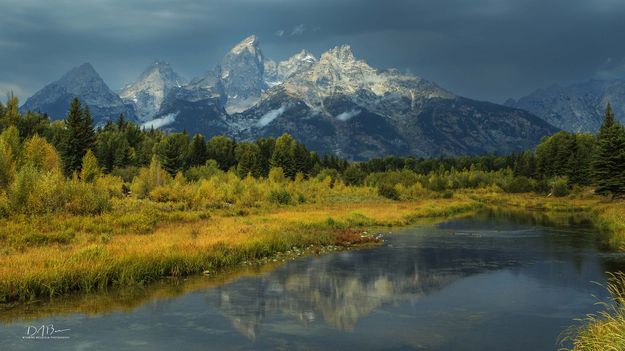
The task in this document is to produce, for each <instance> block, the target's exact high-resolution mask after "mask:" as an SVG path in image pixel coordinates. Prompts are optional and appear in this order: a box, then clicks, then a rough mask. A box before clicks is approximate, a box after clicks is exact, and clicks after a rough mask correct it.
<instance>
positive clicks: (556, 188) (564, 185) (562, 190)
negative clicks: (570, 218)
mask: <svg viewBox="0 0 625 351" xmlns="http://www.w3.org/2000/svg"><path fill="white" fill-rule="evenodd" d="M550 183H551V194H552V195H553V196H557V197H562V196H567V195H568V194H569V193H570V190H569V180H568V178H567V177H555V178H553V179H552V180H551V182H550Z"/></svg>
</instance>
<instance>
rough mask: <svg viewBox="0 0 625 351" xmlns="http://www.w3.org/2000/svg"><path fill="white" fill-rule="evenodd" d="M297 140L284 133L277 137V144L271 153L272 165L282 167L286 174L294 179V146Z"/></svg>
mask: <svg viewBox="0 0 625 351" xmlns="http://www.w3.org/2000/svg"><path fill="white" fill-rule="evenodd" d="M294 144H295V141H294V140H293V137H291V136H290V135H288V134H282V135H281V136H280V137H279V138H278V139H276V146H275V148H274V150H273V155H271V167H272V168H282V171H283V172H284V175H285V176H286V177H288V178H291V179H293V178H294V177H295V173H296V171H295V160H294V151H295V147H294Z"/></svg>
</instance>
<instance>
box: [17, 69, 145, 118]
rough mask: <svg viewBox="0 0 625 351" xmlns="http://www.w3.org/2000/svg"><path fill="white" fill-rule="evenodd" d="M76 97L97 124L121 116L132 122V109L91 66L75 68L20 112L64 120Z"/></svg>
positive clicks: (30, 99)
mask: <svg viewBox="0 0 625 351" xmlns="http://www.w3.org/2000/svg"><path fill="white" fill-rule="evenodd" d="M74 97H78V98H79V99H80V100H81V102H82V103H83V104H85V105H87V106H88V107H89V109H90V111H91V115H92V117H93V120H94V122H95V123H96V124H103V123H104V122H106V121H108V120H114V119H117V117H118V116H119V114H120V113H123V114H124V115H126V117H128V118H130V119H132V118H133V117H134V116H135V112H134V108H133V106H132V105H130V104H127V103H125V102H124V101H123V100H122V99H121V98H120V97H119V96H118V95H117V94H115V93H114V92H113V91H111V89H109V87H108V86H107V85H106V83H105V82H104V81H103V80H102V78H101V77H100V75H99V74H98V73H97V72H96V71H95V69H94V68H93V66H91V64H89V63H84V64H82V65H80V66H78V67H75V68H73V69H72V70H70V71H69V72H67V73H66V74H65V75H63V76H62V77H61V78H60V79H59V80H57V81H55V82H53V83H50V84H48V85H46V86H45V87H44V88H43V89H41V90H39V91H38V92H37V93H35V94H34V95H33V96H31V97H30V98H29V99H28V100H26V102H25V103H24V105H22V107H21V108H20V109H21V110H22V111H28V110H30V111H39V112H42V113H43V112H45V113H47V114H48V115H49V116H50V117H51V118H52V119H63V118H65V116H66V115H67V112H68V111H69V105H70V103H71V101H72V99H74Z"/></svg>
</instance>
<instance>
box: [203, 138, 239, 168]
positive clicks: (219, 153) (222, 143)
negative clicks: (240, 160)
mask: <svg viewBox="0 0 625 351" xmlns="http://www.w3.org/2000/svg"><path fill="white" fill-rule="evenodd" d="M235 147H236V143H235V142H234V140H232V139H230V138H228V137H227V136H225V135H218V136H215V137H212V138H211V139H210V140H209V141H208V145H207V149H208V150H207V153H208V158H209V159H211V160H215V161H217V164H218V165H219V168H220V169H221V170H222V171H227V170H229V169H230V167H233V166H235V165H236V164H237V160H236V157H235V156H234V149H235Z"/></svg>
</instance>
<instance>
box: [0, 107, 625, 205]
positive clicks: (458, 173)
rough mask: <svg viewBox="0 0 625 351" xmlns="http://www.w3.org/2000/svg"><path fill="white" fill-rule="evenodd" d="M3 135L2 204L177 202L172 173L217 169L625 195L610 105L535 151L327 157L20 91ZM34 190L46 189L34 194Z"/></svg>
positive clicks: (407, 184)
mask: <svg viewBox="0 0 625 351" xmlns="http://www.w3.org/2000/svg"><path fill="white" fill-rule="evenodd" d="M0 132H1V134H0V203H2V198H4V199H5V200H4V203H5V204H8V205H5V207H7V208H9V210H11V209H12V211H14V212H37V211H48V210H50V209H52V208H57V207H63V208H71V209H73V211H74V212H86V213H93V212H99V211H102V210H104V209H106V207H107V201H106V197H107V195H106V192H108V193H109V195H110V194H111V193H115V194H119V193H121V194H122V195H123V194H128V193H129V191H132V193H134V194H135V195H136V196H139V197H150V193H151V192H152V191H154V190H155V189H157V188H159V189H160V190H158V191H157V192H160V195H159V196H152V197H155V198H158V199H168V198H171V196H169V197H168V196H165V195H163V193H164V190H163V189H162V188H163V187H167V186H169V185H171V184H172V182H175V180H177V184H185V183H188V182H198V184H199V182H201V181H202V180H209V179H211V178H213V177H220V178H219V179H220V181H222V182H226V183H227V182H228V179H230V180H232V177H237V178H238V179H241V180H243V179H246V178H251V179H254V178H256V179H270V180H272V181H273V183H272V184H277V183H280V181H279V179H282V178H284V179H286V180H289V179H290V180H292V181H293V180H294V181H301V180H303V179H313V178H314V179H317V180H318V181H320V182H321V181H325V182H327V184H328V185H329V186H330V187H333V186H335V185H337V184H339V183H340V184H339V186H343V185H347V186H350V185H354V186H360V185H363V186H369V187H376V188H377V189H378V191H379V194H380V195H383V196H385V197H388V198H393V199H399V198H402V197H403V198H406V197H408V198H410V197H412V198H414V197H418V196H419V194H422V193H423V192H426V191H433V192H439V193H441V194H448V193H449V192H450V191H453V190H455V189H463V188H483V187H493V186H494V187H498V188H500V189H502V190H504V191H507V192H530V191H535V192H541V193H552V194H554V195H557V196H562V195H566V194H568V192H569V190H570V189H571V188H573V187H576V186H589V185H595V186H596V192H597V193H600V194H606V195H612V196H621V195H623V194H625V129H624V128H623V126H622V125H621V124H620V123H619V122H618V121H617V120H616V119H615V118H614V114H613V112H612V109H611V107H610V106H609V105H608V107H607V110H606V117H605V121H604V123H603V126H602V127H601V130H600V132H599V134H598V135H597V136H596V137H595V136H593V135H591V134H573V133H568V132H564V131H562V132H559V133H556V134H555V135H553V136H550V137H546V138H544V139H543V141H542V142H541V143H540V144H539V145H538V146H537V148H536V150H535V151H526V152H522V153H517V154H512V155H507V156H501V155H483V156H474V157H468V156H467V157H443V158H414V157H385V158H375V159H371V160H369V161H366V162H349V161H347V160H344V159H341V158H339V157H337V156H333V155H322V156H319V155H317V154H316V153H315V152H311V151H309V150H308V149H307V148H306V147H305V145H303V144H302V143H299V142H297V141H296V140H294V139H293V138H292V137H291V136H289V135H287V134H285V135H282V136H280V137H277V138H261V139H258V140H256V141H242V142H237V141H235V140H233V139H232V138H229V137H227V136H216V137H213V138H211V139H209V140H206V139H205V138H204V136H202V135H194V136H192V137H191V136H189V135H187V133H185V132H182V133H169V134H168V133H164V132H162V131H159V130H153V129H152V130H142V129H141V128H140V126H138V125H136V124H134V123H131V122H129V121H127V120H126V119H125V118H124V116H123V115H121V116H119V118H118V119H117V120H116V121H115V122H108V123H107V124H106V125H104V126H100V127H98V128H96V127H95V126H94V125H93V120H92V118H91V114H90V112H89V109H88V108H86V107H83V106H81V104H80V101H79V100H78V99H74V101H73V102H72V104H71V106H70V109H69V113H68V115H67V117H66V119H65V120H64V121H55V122H52V121H50V120H49V119H48V118H47V116H45V115H40V114H38V113H33V112H27V113H24V114H20V113H19V111H18V100H17V98H16V97H10V98H9V99H8V101H7V104H6V105H3V104H1V103H0ZM213 183H214V184H213V186H218V182H213ZM249 183H250V181H248V185H249ZM198 186H199V185H198ZM200 187H201V186H200ZM274 190H276V189H274ZM276 191H277V190H276ZM276 191H274V193H273V194H272V195H271V196H273V198H274V199H278V198H280V196H281V197H282V200H280V201H278V202H287V201H286V200H285V199H286V198H287V195H288V197H293V196H294V195H295V194H285V193H284V192H283V193H282V195H279V194H278V195H276V194H277V193H276ZM33 194H34V195H33ZM37 196H41V197H42V198H41V199H38V200H37V199H35V200H34V199H33V197H35V198H36V197H37ZM298 196H299V198H300V200H301V198H303V197H305V196H303V195H302V194H299V195H298ZM84 197H86V198H89V200H85V199H84ZM42 203H43V204H42ZM0 207H2V206H0ZM37 208H40V209H39V210H37ZM9 210H4V212H7V211H9ZM0 211H2V210H1V209H0Z"/></svg>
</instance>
